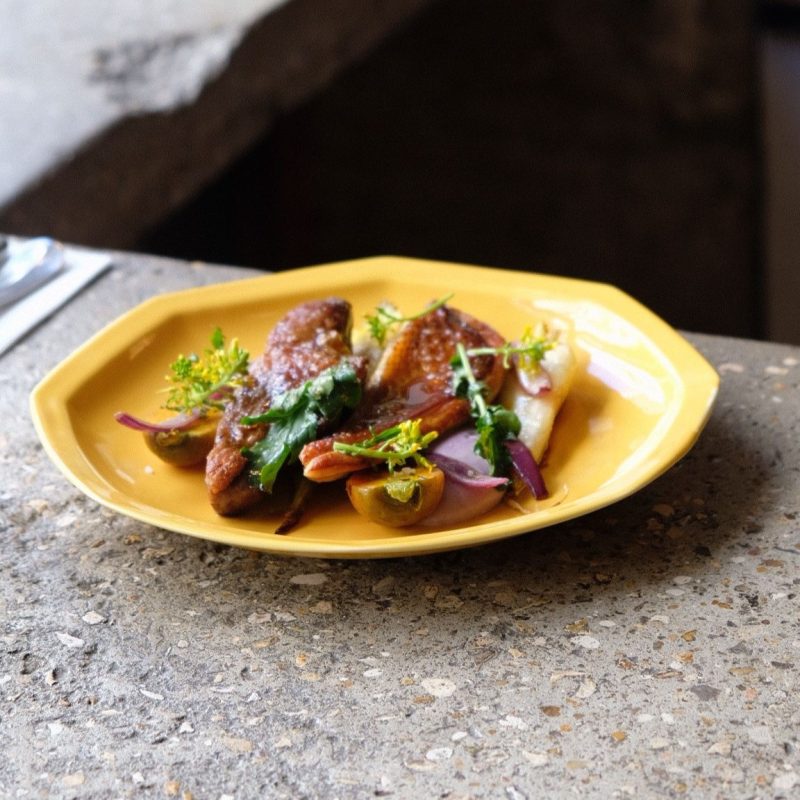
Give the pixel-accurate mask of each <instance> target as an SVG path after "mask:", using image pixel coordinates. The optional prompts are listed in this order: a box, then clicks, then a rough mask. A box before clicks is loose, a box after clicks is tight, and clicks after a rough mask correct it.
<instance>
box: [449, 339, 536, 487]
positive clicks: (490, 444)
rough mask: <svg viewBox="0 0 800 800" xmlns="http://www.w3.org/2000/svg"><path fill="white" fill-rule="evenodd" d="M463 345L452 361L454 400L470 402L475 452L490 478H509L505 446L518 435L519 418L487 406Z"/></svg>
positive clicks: (482, 388) (496, 407)
mask: <svg viewBox="0 0 800 800" xmlns="http://www.w3.org/2000/svg"><path fill="white" fill-rule="evenodd" d="M468 352H474V351H467V349H466V348H465V347H464V345H463V344H461V343H459V344H458V345H457V347H456V355H455V356H454V357H453V360H452V361H451V365H452V367H453V391H454V393H455V395H456V397H464V398H466V399H467V400H469V403H470V412H471V414H472V418H473V419H474V421H475V430H476V431H477V433H478V440H477V441H476V443H475V452H476V453H477V454H478V455H479V456H482V457H483V458H485V459H486V460H487V461H488V462H489V464H490V465H491V467H492V475H508V473H509V472H510V470H511V456H510V455H509V453H508V450H507V449H506V447H505V445H504V442H505V441H507V440H508V439H514V438H516V436H517V435H518V434H519V432H520V428H521V427H522V426H521V423H520V421H519V417H518V416H517V415H516V414H515V413H514V412H513V411H510V410H509V409H507V408H505V407H504V406H501V405H491V406H490V405H488V404H487V402H486V391H487V389H486V384H485V383H484V382H483V381H479V380H478V379H477V378H476V377H475V373H474V372H473V371H472V366H471V364H470V362H469V355H468Z"/></svg>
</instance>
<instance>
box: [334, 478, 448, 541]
mask: <svg viewBox="0 0 800 800" xmlns="http://www.w3.org/2000/svg"><path fill="white" fill-rule="evenodd" d="M443 492H444V473H443V472H442V471H441V470H440V469H437V468H433V469H431V468H428V467H414V468H411V467H409V468H406V469H402V470H399V471H397V472H393V473H387V472H380V473H376V472H373V471H371V470H370V471H364V472H355V473H353V474H352V475H351V476H350V477H349V478H348V479H347V496H348V497H349V498H350V502H351V503H352V504H353V508H355V510H356V511H358V513H359V514H361V515H362V516H364V517H366V518H367V519H369V520H372V522H377V523H378V524H379V525H387V526H388V527H390V528H402V527H404V526H406V525H414V524H416V523H417V522H419V521H420V520H422V519H424V518H425V517H427V516H428V514H430V513H432V512H433V511H434V510H435V509H436V507H437V506H438V505H439V502H440V501H441V499H442V493H443Z"/></svg>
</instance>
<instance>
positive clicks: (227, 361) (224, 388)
mask: <svg viewBox="0 0 800 800" xmlns="http://www.w3.org/2000/svg"><path fill="white" fill-rule="evenodd" d="M249 358H250V356H249V354H248V352H247V350H244V349H242V348H241V347H240V346H239V341H238V340H237V339H232V340H231V343H230V345H229V346H228V348H227V349H226V348H225V337H224V336H223V334H222V331H221V330H220V329H219V328H215V329H214V332H213V333H212V334H211V347H208V348H206V350H205V351H204V352H203V357H202V358H201V357H200V356H198V355H196V354H195V353H192V354H191V355H188V356H184V355H180V356H178V358H177V359H176V360H175V361H174V362H173V363H172V364H171V365H170V370H171V373H170V374H169V375H167V376H166V377H167V381H169V382H170V383H171V384H172V386H171V388H170V389H168V390H167V391H168V392H169V394H168V396H167V400H166V402H165V403H164V408H167V409H169V410H170V411H178V412H181V413H186V412H190V411H194V412H196V413H197V412H199V413H201V414H205V413H207V412H208V411H211V410H221V409H222V408H223V407H224V405H225V399H226V398H227V397H228V395H229V394H230V392H231V391H232V390H233V389H234V388H236V387H237V386H241V385H242V383H244V381H245V380H246V378H247V366H248V361H249Z"/></svg>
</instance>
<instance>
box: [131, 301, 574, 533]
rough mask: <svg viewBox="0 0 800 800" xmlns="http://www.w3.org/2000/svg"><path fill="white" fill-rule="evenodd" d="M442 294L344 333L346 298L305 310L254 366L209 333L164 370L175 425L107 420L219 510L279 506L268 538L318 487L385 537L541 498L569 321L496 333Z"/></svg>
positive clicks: (288, 320)
mask: <svg viewBox="0 0 800 800" xmlns="http://www.w3.org/2000/svg"><path fill="white" fill-rule="evenodd" d="M450 299H451V298H450V297H445V298H442V299H440V300H436V301H432V302H430V303H428V304H427V305H424V306H423V307H422V309H421V310H420V311H416V312H414V313H413V314H410V315H408V314H406V313H404V312H402V311H401V310H400V309H398V308H396V307H394V306H392V305H390V304H389V303H383V304H381V305H379V306H378V307H377V308H376V309H375V310H374V313H372V314H366V315H364V317H363V319H364V322H363V323H362V325H361V326H360V329H358V330H357V331H356V334H355V336H351V331H352V328H353V314H352V308H351V305H350V303H349V302H348V301H347V300H345V299H343V298H341V297H327V298H322V299H314V300H309V301H305V302H302V303H299V304H298V305H296V306H294V307H293V308H291V309H290V310H289V311H288V312H287V313H286V314H285V315H284V316H283V317H282V318H281V319H280V320H279V321H278V322H277V324H276V325H275V326H274V327H273V329H272V330H271V331H270V332H269V335H268V336H267V340H266V344H265V347H264V350H263V352H262V353H260V354H258V355H257V356H256V357H255V358H253V359H252V360H249V356H248V354H247V353H246V352H245V351H243V350H242V349H241V348H240V347H239V344H238V340H236V339H234V340H233V341H232V343H231V344H230V345H229V346H228V347H227V348H226V346H225V339H224V336H223V335H222V332H221V331H220V330H219V329H216V330H215V331H214V333H213V335H212V342H211V345H212V346H211V347H210V348H208V349H207V350H206V351H205V354H204V356H203V357H201V356H198V355H196V354H190V355H188V356H186V355H181V356H179V357H178V359H177V360H176V361H175V362H174V363H173V365H172V374H171V375H170V376H169V377H168V379H169V381H170V391H169V396H168V399H167V401H166V402H165V403H164V407H165V408H167V409H168V410H170V411H172V412H179V413H178V414H177V415H176V416H173V417H171V418H170V419H168V420H165V421H160V422H148V421H143V420H141V419H140V418H138V417H134V416H132V415H131V414H129V413H126V412H118V413H117V414H116V418H117V420H118V421H119V422H121V423H122V424H124V425H127V426H128V427H132V428H134V429H137V430H140V431H142V432H143V433H144V436H145V440H146V442H147V444H148V447H150V449H151V450H152V451H153V452H154V453H155V454H156V455H158V456H159V457H160V458H161V459H162V460H164V461H166V462H167V463H169V464H171V465H174V466H176V467H192V466H197V465H202V466H203V467H204V471H205V483H206V486H207V489H208V497H209V502H210V504H211V506H212V507H213V508H214V510H215V511H216V512H217V513H218V514H220V515H222V516H237V515H240V514H244V513H247V512H250V511H251V510H252V509H254V508H262V509H264V510H266V512H267V513H269V512H272V513H275V512H276V511H277V512H278V513H279V515H280V522H279V524H278V526H277V528H276V529H275V532H276V533H281V534H282V533H287V532H288V531H289V530H291V529H292V528H293V527H295V526H296V525H297V524H298V523H299V522H300V520H301V518H302V513H303V508H304V505H305V503H306V501H307V498H308V497H309V495H310V493H311V491H312V488H313V485H314V484H320V483H331V482H337V481H338V482H341V483H342V484H343V485H344V490H345V491H346V494H347V497H348V498H349V500H350V502H351V504H352V506H353V508H354V510H355V511H357V512H358V513H359V514H361V515H362V516H364V517H365V518H367V519H368V520H370V521H372V522H374V523H377V524H379V525H384V526H389V527H397V528H400V527H407V526H420V525H421V526H435V527H438V526H441V525H454V524H460V523H463V522H466V521H470V520H473V519H476V518H478V517H480V516H481V515H482V514H484V513H486V512H487V511H489V510H490V509H491V508H493V507H494V506H496V505H497V504H498V503H500V502H502V501H503V500H504V499H510V498H515V497H517V496H519V495H520V494H521V493H523V492H526V491H529V492H531V493H532V495H533V497H534V498H537V499H543V498H545V497H546V496H547V488H546V486H545V483H544V480H543V478H542V474H541V471H540V469H539V463H540V462H541V460H542V458H543V456H544V454H545V452H546V449H547V444H548V441H549V438H550V434H551V431H552V428H553V425H554V421H555V417H556V415H557V413H558V410H559V408H560V406H561V404H562V403H563V401H564V399H565V398H566V396H567V394H568V392H569V386H570V383H571V381H572V376H573V375H574V371H575V364H576V359H575V356H574V353H573V351H572V348H571V346H570V344H569V342H568V340H567V337H566V335H565V328H566V326H564V327H562V328H561V329H560V330H555V331H553V330H551V329H550V328H548V327H547V326H546V325H545V324H544V323H542V322H540V321H535V322H534V321H532V324H531V325H529V326H528V327H527V328H526V330H525V331H523V332H522V334H521V335H520V336H519V337H518V338H517V339H506V338H505V337H504V336H503V335H501V334H500V333H499V332H498V331H496V330H495V329H494V328H493V327H492V326H490V325H489V324H487V323H486V322H484V321H482V320H480V319H478V318H477V317H475V316H473V315H471V314H469V313H467V312H465V311H463V310H461V309H459V308H457V307H455V306H454V305H453V304H451V302H450ZM501 392H502V396H503V398H504V401H505V404H503V403H495V402H494V401H495V400H496V399H497V398H498V397H499V396H500V395H501ZM212 434H213V439H212Z"/></svg>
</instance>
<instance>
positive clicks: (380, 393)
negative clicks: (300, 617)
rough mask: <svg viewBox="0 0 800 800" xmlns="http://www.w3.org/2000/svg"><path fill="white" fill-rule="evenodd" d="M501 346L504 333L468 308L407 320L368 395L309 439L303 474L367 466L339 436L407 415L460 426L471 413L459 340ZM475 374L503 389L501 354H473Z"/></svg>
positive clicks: (321, 476) (329, 474)
mask: <svg viewBox="0 0 800 800" xmlns="http://www.w3.org/2000/svg"><path fill="white" fill-rule="evenodd" d="M459 342H460V343H462V344H463V345H464V347H466V348H467V349H469V348H476V347H500V346H501V345H502V344H503V343H504V340H503V337H502V336H500V334H498V333H497V332H496V331H495V330H493V329H492V328H490V327H489V326H488V325H487V324H486V323H484V322H481V321H480V320H477V319H475V318H474V317H471V316H470V315H469V314H465V313H464V312H463V311H458V310H457V309H454V308H450V307H448V306H442V307H440V308H437V309H436V310H435V311H431V312H430V313H428V314H425V315H424V316H421V317H418V318H417V319H414V320H412V321H410V322H406V323H404V325H403V328H402V329H401V330H400V332H399V334H398V335H397V337H396V338H395V339H394V340H393V341H392V342H391V344H390V345H389V346H388V347H387V348H386V350H385V351H384V353H383V356H382V357H381V360H380V363H379V364H378V367H377V369H376V371H375V374H374V375H373V378H372V380H371V381H370V385H369V387H368V388H367V392H366V394H365V399H364V402H363V403H362V405H361V406H360V407H359V409H358V410H357V411H356V413H355V414H354V415H353V417H351V419H350V421H349V422H348V423H347V424H346V425H345V426H344V427H343V428H342V430H341V431H339V432H337V433H335V434H334V435H333V436H329V437H327V438H325V439H318V440H317V441H315V442H311V443H310V444H307V445H306V446H305V447H304V448H303V450H302V452H301V453H300V462H301V463H302V465H303V468H304V471H303V472H304V475H305V476H306V477H307V478H309V479H310V480H312V481H319V482H323V481H333V480H336V479H337V478H341V477H344V476H345V475H347V474H348V473H350V472H353V471H355V470H358V469H363V468H364V467H366V466H368V465H369V464H370V463H371V462H370V461H369V460H367V459H363V458H359V457H356V456H351V455H347V454H346V453H337V452H336V451H335V450H334V449H333V445H334V443H335V442H337V441H340V442H349V443H352V442H359V441H363V440H364V439H366V438H367V437H368V436H370V435H371V434H372V433H376V432H379V431H381V430H384V429H386V428H389V427H391V426H392V425H396V424H397V423H399V422H403V421H404V420H408V419H421V420H422V423H421V429H422V432H423V433H427V432H428V431H434V430H435V431H439V432H440V433H441V432H443V431H446V430H448V429H450V428H454V427H457V426H458V425H461V424H462V423H464V422H466V420H467V419H469V414H470V412H469V402H468V401H467V400H465V399H463V398H460V397H455V396H454V395H453V391H452V379H453V371H452V367H451V366H450V361H451V359H452V358H453V356H454V355H455V352H456V346H457V345H458V343H459ZM470 363H471V364H472V368H473V371H474V373H475V377H476V378H478V380H482V381H484V382H485V383H486V385H487V386H488V387H489V391H490V394H491V397H490V400H491V399H493V398H494V396H495V395H496V394H497V393H498V392H499V391H500V387H501V386H502V383H503V375H504V368H503V362H502V358H500V357H498V356H491V355H489V356H478V357H474V358H472V359H470Z"/></svg>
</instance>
